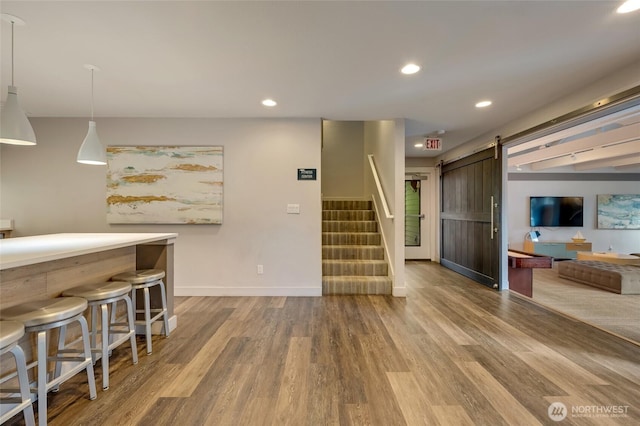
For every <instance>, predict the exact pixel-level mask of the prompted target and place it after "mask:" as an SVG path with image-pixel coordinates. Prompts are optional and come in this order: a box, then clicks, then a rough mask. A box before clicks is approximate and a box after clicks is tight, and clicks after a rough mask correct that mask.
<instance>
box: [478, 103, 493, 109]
mask: <svg viewBox="0 0 640 426" xmlns="http://www.w3.org/2000/svg"><path fill="white" fill-rule="evenodd" d="M489 105H491V101H480V102H478V103H477V104H476V108H485V107H488V106H489Z"/></svg>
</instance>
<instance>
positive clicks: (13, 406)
mask: <svg viewBox="0 0 640 426" xmlns="http://www.w3.org/2000/svg"><path fill="white" fill-rule="evenodd" d="M24 334H25V327H24V324H23V323H21V322H18V321H1V322H0V355H4V354H8V353H11V355H13V359H14V361H15V364H16V372H15V374H8V375H5V376H3V377H2V378H1V379H0V383H5V382H7V381H9V380H11V379H13V378H14V377H17V379H18V389H17V390H14V389H3V393H7V394H9V396H7V397H2V398H0V403H2V405H3V406H4V407H5V408H6V409H5V410H3V411H4V412H3V414H2V415H0V424H2V423H5V422H6V421H7V420H9V419H11V418H12V417H13V416H15V415H16V414H18V413H19V412H22V414H23V416H24V421H25V424H26V425H27V426H34V425H35V416H34V414H33V399H32V398H31V389H29V377H28V376H27V362H26V357H25V356H24V351H23V350H22V347H21V346H20V345H19V344H18V342H19V340H20V339H21V338H22V336H24ZM7 407H8V408H7Z"/></svg>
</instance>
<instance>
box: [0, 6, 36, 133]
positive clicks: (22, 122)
mask: <svg viewBox="0 0 640 426" xmlns="http://www.w3.org/2000/svg"><path fill="white" fill-rule="evenodd" d="M2 20H3V21H6V22H10V23H11V85H10V86H9V92H8V93H7V100H6V102H5V103H4V105H3V107H2V117H1V118H0V143H6V144H10V145H35V144H36V134H35V133H34V132H33V127H31V123H29V119H28V118H27V116H26V115H25V113H24V111H22V109H21V108H20V104H19V103H18V88H17V87H16V86H15V85H14V82H13V27H14V26H15V25H25V22H24V21H23V20H22V19H20V18H18V17H17V16H13V15H9V14H8V13H3V14H2Z"/></svg>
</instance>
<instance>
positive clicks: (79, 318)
mask: <svg viewBox="0 0 640 426" xmlns="http://www.w3.org/2000/svg"><path fill="white" fill-rule="evenodd" d="M85 309H87V301H86V299H82V298H80V297H57V298H55V299H47V300H37V301H33V302H27V303H23V304H21V305H16V306H12V307H10V308H7V309H4V310H3V311H2V312H1V314H0V316H1V317H2V319H3V320H13V321H19V322H22V323H23V324H24V327H25V332H27V333H37V338H36V341H37V355H36V362H34V363H31V364H30V365H29V366H28V368H31V367H34V366H37V367H38V375H37V388H38V424H40V425H46V424H47V392H48V391H49V390H57V389H58V387H59V386H60V384H61V383H62V382H64V381H66V380H68V379H70V378H71V377H73V376H74V375H76V374H77V373H79V372H80V371H82V370H86V372H87V380H88V382H89V398H90V399H95V398H96V396H97V394H96V382H95V378H94V376H93V362H92V359H91V348H90V346H89V328H88V326H87V320H86V319H85V318H84V316H83V315H82V314H83V312H84V311H85ZM73 322H78V323H80V329H81V331H82V336H81V341H82V349H75V348H66V347H65V346H66V332H67V325H68V324H71V323H73ZM55 328H58V329H59V334H58V336H59V337H58V349H57V351H56V354H55V356H52V357H49V356H47V331H49V330H53V329H55ZM48 361H55V370H54V373H53V375H52V376H51V378H50V374H49V371H48ZM62 363H72V364H75V365H73V366H71V368H69V369H68V370H67V371H65V373H64V374H60V372H61V369H62Z"/></svg>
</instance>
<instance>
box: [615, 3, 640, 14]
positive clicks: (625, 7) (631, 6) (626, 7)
mask: <svg viewBox="0 0 640 426" xmlns="http://www.w3.org/2000/svg"><path fill="white" fill-rule="evenodd" d="M638 9H640V0H627V1H625V2H624V3H622V5H621V6H620V7H619V8H618V9H617V10H616V12H618V13H629V12H633V11H634V10H638Z"/></svg>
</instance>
